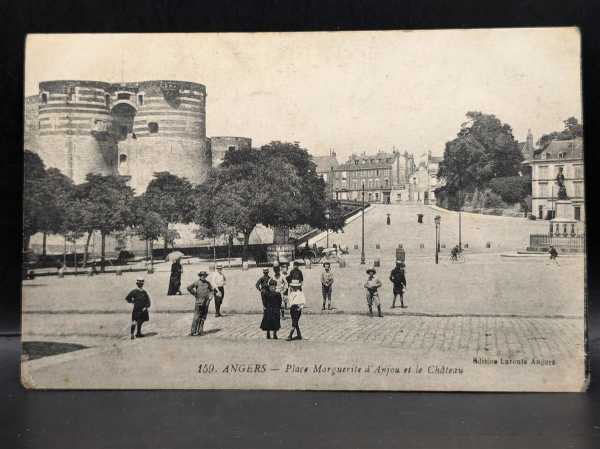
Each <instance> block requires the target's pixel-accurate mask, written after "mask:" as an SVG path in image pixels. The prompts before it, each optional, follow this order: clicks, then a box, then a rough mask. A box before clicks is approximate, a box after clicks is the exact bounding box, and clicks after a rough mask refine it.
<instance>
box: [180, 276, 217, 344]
mask: <svg viewBox="0 0 600 449" xmlns="http://www.w3.org/2000/svg"><path fill="white" fill-rule="evenodd" d="M207 277H208V273H207V272H206V271H200V272H199V273H198V280H197V281H196V282H193V283H191V284H190V285H189V286H188V288H187V290H188V292H190V293H191V294H192V295H194V297H195V298H196V302H195V304H194V319H193V321H192V330H191V332H190V336H192V337H195V336H197V335H202V332H203V331H204V322H205V321H206V316H207V315H208V306H209V305H210V300H211V299H212V297H213V295H214V294H215V289H214V288H213V286H212V285H211V284H210V282H208V280H207ZM217 291H218V290H217Z"/></svg>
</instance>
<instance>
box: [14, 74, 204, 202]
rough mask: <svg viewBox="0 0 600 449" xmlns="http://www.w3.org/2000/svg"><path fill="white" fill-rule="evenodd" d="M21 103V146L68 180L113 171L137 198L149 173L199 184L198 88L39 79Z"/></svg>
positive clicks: (171, 83)
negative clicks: (35, 93)
mask: <svg viewBox="0 0 600 449" xmlns="http://www.w3.org/2000/svg"><path fill="white" fill-rule="evenodd" d="M36 102H37V108H36V106H35V103H36ZM25 104H26V114H25V119H26V124H25V142H26V145H28V146H30V148H28V149H30V150H31V151H34V152H37V153H38V154H39V155H40V157H41V158H42V160H43V162H44V163H45V164H46V166H47V167H55V168H58V169H60V170H61V171H62V173H64V174H65V175H66V176H68V177H70V178H71V179H73V181H74V182H76V183H80V182H82V181H84V180H85V177H86V176H87V174H88V173H97V174H103V175H109V174H115V175H117V174H119V175H122V176H126V177H127V178H128V179H129V184H130V185H131V187H133V188H134V189H135V190H136V192H137V193H142V192H143V191H145V189H146V186H147V185H148V183H149V182H150V181H151V180H152V178H153V176H154V173H155V172H159V171H169V172H170V173H173V174H175V175H177V176H181V177H185V178H187V179H188V180H190V181H191V182H194V183H199V182H202V181H203V180H204V179H205V177H206V174H207V172H208V170H209V168H210V167H211V164H212V162H211V153H210V142H209V140H208V139H207V137H206V88H205V86H203V85H202V84H197V83H192V82H187V81H167V80H160V81H141V82H127V83H106V82H102V81H77V80H61V81H46V82H42V83H40V84H39V95H38V96H37V98H36V96H34V97H28V98H27V99H26V102H25ZM36 110H37V111H36ZM36 112H37V114H36ZM36 115H37V116H36ZM30 120H34V124H33V125H32V124H31V123H28V121H30ZM35 121H37V126H36V124H35Z"/></svg>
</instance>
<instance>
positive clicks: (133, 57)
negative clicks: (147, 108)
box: [25, 28, 581, 161]
mask: <svg viewBox="0 0 600 449" xmlns="http://www.w3.org/2000/svg"><path fill="white" fill-rule="evenodd" d="M25 71H26V74H25V95H33V94H37V93H38V83H39V82H41V81H49V80H60V79H79V80H98V81H106V82H121V81H144V80H160V79H172V80H186V81H193V82H197V83H201V84H204V85H205V86H206V89H207V108H206V109H207V110H206V115H207V119H206V120H207V135H208V136H209V137H210V136H247V137H251V138H252V140H253V146H260V145H262V144H265V143H267V142H269V141H272V140H282V141H299V142H300V143H301V145H302V146H304V147H306V148H308V149H309V151H310V152H311V153H312V154H313V155H325V154H328V152H329V150H330V149H334V150H335V151H336V153H337V155H338V160H340V161H344V160H345V159H346V158H347V157H348V156H349V155H350V154H352V153H359V152H363V151H366V152H367V153H372V152H376V151H377V150H384V151H390V150H392V149H393V148H395V149H398V150H400V151H402V152H403V151H404V150H406V151H408V152H411V153H414V154H415V155H416V156H418V155H420V154H423V153H425V152H427V151H428V150H431V152H432V154H434V155H442V154H443V151H444V146H445V143H446V142H447V141H449V140H451V139H453V138H454V137H455V136H456V133H457V132H458V130H459V128H460V124H461V123H463V122H464V121H465V113H466V112H468V111H471V110H478V111H482V112H485V113H491V114H495V115H496V116H497V117H498V118H499V119H500V120H502V121H503V122H505V123H508V124H509V125H510V126H511V127H512V129H513V134H514V136H515V138H516V139H517V140H519V141H524V140H525V137H526V134H527V130H528V129H531V130H532V133H533V135H534V141H536V140H537V139H538V138H539V137H540V135H541V134H544V133H548V132H551V131H559V130H561V129H562V128H563V125H562V121H563V120H564V119H566V118H568V117H570V116H575V117H577V118H578V119H579V120H580V121H581V80H580V35H579V32H578V31H577V29H576V28H537V29H534V28H520V29H487V30H486V29H478V30H427V31H360V32H357V31H352V32H313V33H247V34H244V33H212V34H70V35H67V34H63V35H60V34H57V35H29V36H28V39H27V47H26V61H25Z"/></svg>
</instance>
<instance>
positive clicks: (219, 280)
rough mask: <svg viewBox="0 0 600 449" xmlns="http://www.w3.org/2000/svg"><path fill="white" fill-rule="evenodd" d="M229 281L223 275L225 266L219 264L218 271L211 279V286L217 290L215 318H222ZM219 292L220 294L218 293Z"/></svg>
mask: <svg viewBox="0 0 600 449" xmlns="http://www.w3.org/2000/svg"><path fill="white" fill-rule="evenodd" d="M226 281H227V279H226V278H225V275H224V274H223V265H221V264H220V263H218V264H217V267H216V271H215V272H214V273H213V274H212V276H211V277H210V280H209V282H210V285H212V287H213V288H214V289H215V290H216V292H215V317H222V316H223V315H221V306H222V305H223V299H224V298H225V282H226ZM217 291H218V293H217Z"/></svg>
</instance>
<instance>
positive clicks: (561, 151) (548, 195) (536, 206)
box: [523, 138, 585, 221]
mask: <svg viewBox="0 0 600 449" xmlns="http://www.w3.org/2000/svg"><path fill="white" fill-rule="evenodd" d="M523 163H524V164H526V165H529V166H530V167H531V193H532V195H531V208H532V213H533V214H534V215H535V216H536V217H537V218H538V219H550V218H552V217H554V216H555V211H556V202H557V200H558V198H557V195H558V186H557V183H556V177H557V175H558V174H559V172H560V171H561V169H562V173H563V175H564V177H565V187H566V190H567V196H568V199H569V200H570V201H571V203H572V213H573V216H572V218H573V219H574V220H576V221H585V203H584V197H585V189H584V168H583V167H584V165H583V140H582V139H580V138H578V139H573V140H554V141H552V142H550V144H548V145H547V146H546V147H545V148H544V149H541V150H537V151H535V152H534V153H533V158H531V159H529V160H526V161H524V162H523Z"/></svg>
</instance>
